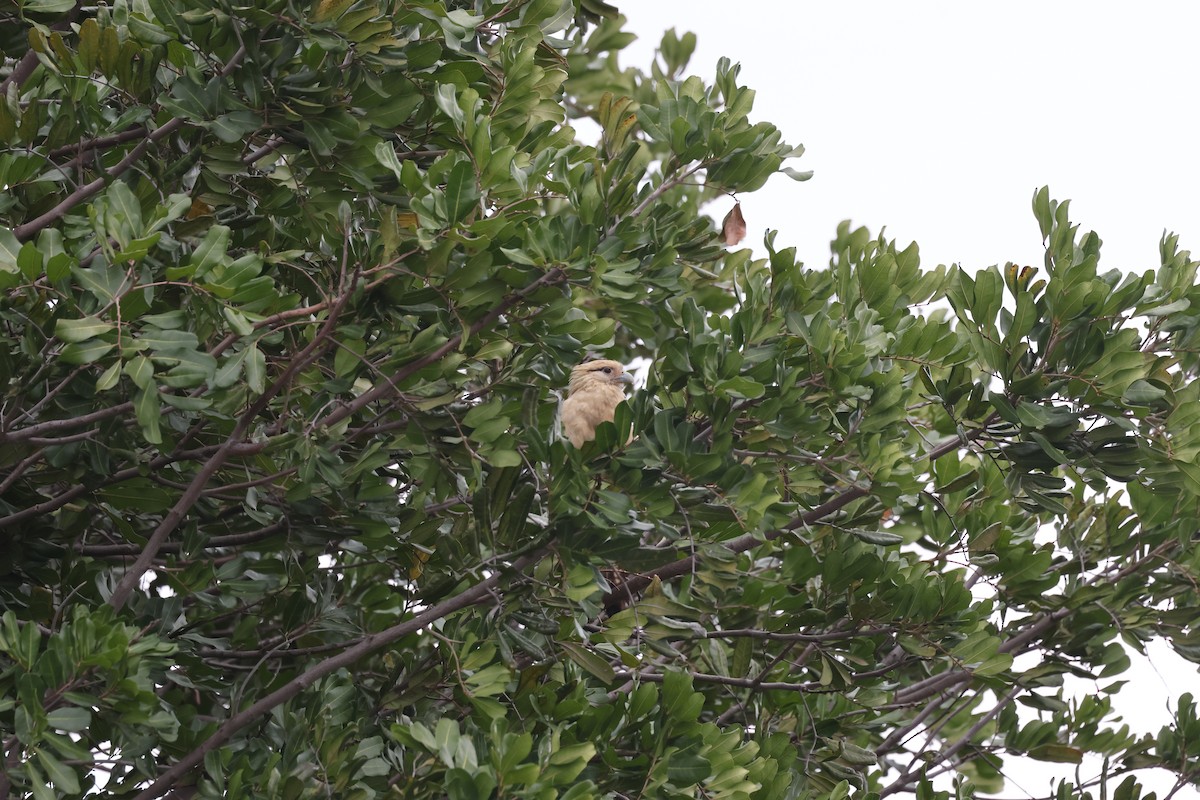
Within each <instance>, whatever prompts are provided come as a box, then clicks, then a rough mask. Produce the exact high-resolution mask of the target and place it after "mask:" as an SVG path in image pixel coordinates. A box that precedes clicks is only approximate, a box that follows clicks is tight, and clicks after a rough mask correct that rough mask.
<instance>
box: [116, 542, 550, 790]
mask: <svg viewBox="0 0 1200 800" xmlns="http://www.w3.org/2000/svg"><path fill="white" fill-rule="evenodd" d="M545 551H546V548H545V547H543V548H541V549H540V550H538V551H536V552H533V553H528V554H526V555H524V556H521V557H520V558H518V559H517V560H516V561H514V562H513V563H512V565H511V566H510V567H509V568H508V570H507V571H505V572H501V571H497V572H496V573H495V574H493V575H492V576H491V577H489V578H486V579H485V580H483V581H480V582H479V583H477V584H475V585H474V586H472V587H470V588H468V589H465V590H464V591H462V592H460V593H459V594H457V595H455V596H454V597H451V598H449V599H446V600H443V601H442V602H440V603H438V604H437V605H434V606H432V607H430V608H429V609H427V610H425V611H423V612H421V613H420V614H417V615H416V616H415V617H413V618H412V619H410V620H407V621H405V622H401V623H399V624H397V625H393V626H392V627H390V628H388V629H386V630H384V631H381V632H379V633H376V634H371V635H369V636H366V637H365V638H364V639H363V640H362V641H361V642H360V643H359V644H357V645H355V646H354V647H352V648H350V649H349V650H345V651H343V652H341V653H338V654H337V655H336V656H331V657H329V658H327V659H325V660H324V661H322V662H320V663H318V664H315V665H314V666H312V667H310V668H308V669H306V670H305V671H304V672H302V673H301V674H300V675H299V676H297V677H296V678H294V679H292V680H291V681H288V682H287V683H286V684H284V685H283V686H281V687H280V688H278V689H276V690H275V691H274V692H271V693H270V694H269V695H267V696H266V697H264V698H263V699H261V700H259V701H258V702H257V703H254V704H253V705H251V706H250V707H249V708H247V709H246V710H244V711H241V712H238V713H237V714H234V715H233V716H232V717H230V718H229V719H228V720H226V721H225V722H224V723H223V724H222V725H221V726H220V727H219V728H217V730H216V732H214V733H213V734H212V736H210V737H208V739H206V740H205V741H204V742H203V743H202V744H201V745H200V746H199V747H197V748H196V749H195V750H193V751H192V752H190V753H188V754H187V755H186V756H184V757H183V758H181V759H179V760H178V761H176V762H175V763H174V764H173V765H171V767H170V768H169V769H167V770H166V771H165V772H164V773H163V774H162V775H161V776H159V778H158V779H157V780H155V781H154V783H152V784H150V786H148V787H147V788H146V789H144V790H142V791H141V792H139V793H138V794H137V795H135V796H134V797H133V800H154V798H157V797H161V796H162V795H164V794H165V793H166V792H168V791H170V790H171V789H172V787H173V786H174V784H175V782H176V781H177V780H179V779H180V778H182V777H183V776H184V775H185V774H187V772H188V771H189V770H191V769H192V768H193V767H195V766H197V765H199V764H200V763H202V762H203V761H204V756H205V755H207V754H208V753H210V752H212V751H213V750H216V749H217V748H218V747H220V746H221V745H223V744H225V743H226V742H228V741H229V740H230V739H232V738H233V736H234V734H236V733H237V732H238V731H240V730H242V729H243V728H245V727H247V726H249V725H250V724H251V723H253V722H255V721H257V720H258V719H260V718H261V717H264V716H266V715H267V714H268V713H269V712H270V711H271V709H273V708H275V707H276V706H279V705H281V704H282V703H286V702H287V701H288V700H291V699H292V698H293V697H296V696H297V695H299V694H300V693H301V692H302V691H304V690H305V689H307V688H308V687H310V686H312V685H313V684H314V683H316V682H317V681H318V680H320V679H321V678H323V677H325V676H326V675H329V674H330V673H333V672H336V671H337V670H339V669H343V668H346V667H350V666H352V665H353V664H355V663H357V662H358V661H359V660H360V659H362V658H365V657H367V656H369V655H371V654H373V653H375V652H376V651H378V650H380V649H382V648H383V647H385V646H386V645H389V644H391V643H392V642H395V641H397V640H398V639H401V638H403V637H405V636H408V635H409V634H411V633H415V632H417V631H419V630H421V629H422V628H424V627H426V626H427V625H429V624H431V623H433V622H436V621H437V620H439V619H442V618H444V617H447V616H449V615H450V614H453V613H454V612H456V611H460V610H462V609H464V608H467V607H468V606H473V605H475V604H476V603H479V602H481V601H483V600H484V599H486V598H488V597H490V596H491V595H492V592H494V591H495V589H496V588H497V587H498V586H499V585H500V581H501V579H502V578H503V577H504V576H505V575H506V574H513V575H519V574H520V573H522V572H523V571H524V570H525V569H526V568H527V567H529V566H531V565H532V564H535V563H537V561H538V560H539V559H540V558H541V556H542V554H543V553H544V552H545Z"/></svg>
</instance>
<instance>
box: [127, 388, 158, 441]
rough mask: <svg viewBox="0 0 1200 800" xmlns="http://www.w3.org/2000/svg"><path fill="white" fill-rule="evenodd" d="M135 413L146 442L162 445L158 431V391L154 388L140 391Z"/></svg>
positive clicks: (134, 404)
mask: <svg viewBox="0 0 1200 800" xmlns="http://www.w3.org/2000/svg"><path fill="white" fill-rule="evenodd" d="M133 411H134V414H135V415H136V416H137V421H138V425H140V426H141V428H142V436H144V437H145V439H146V441H147V442H149V443H150V444H162V434H161V433H160V432H159V429H158V417H159V402H158V390H157V389H156V388H155V387H153V386H150V387H148V388H146V389H141V390H139V391H138V392H137V394H136V395H134V399H133Z"/></svg>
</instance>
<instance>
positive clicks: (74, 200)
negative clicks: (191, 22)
mask: <svg viewBox="0 0 1200 800" xmlns="http://www.w3.org/2000/svg"><path fill="white" fill-rule="evenodd" d="M245 56H246V46H245V45H242V46H241V47H239V48H238V49H237V52H235V53H234V54H233V56H232V57H231V58H230V59H229V62H228V63H227V64H226V65H225V67H224V68H223V69H222V70H221V71H220V73H218V74H219V75H220V77H222V78H224V77H227V76H228V75H229V74H230V73H232V72H233V70H234V69H236V68H237V65H238V64H240V63H241V61H242V59H243V58H245ZM185 122H186V120H185V119H184V118H183V117H175V118H174V119H172V120H171V121H170V122H167V123H166V124H165V125H163V126H162V127H161V128H158V129H157V130H155V131H154V132H152V133H150V134H149V135H148V136H146V138H145V139H143V140H142V141H140V142H139V143H138V144H137V146H135V147H134V148H133V149H132V150H130V151H129V152H128V153H126V154H125V157H124V158H122V159H121V160H120V161H119V162H117V165H116V166H114V167H113V168H112V169H111V170H109V171H108V172H106V173H105V174H103V175H101V176H100V177H99V178H96V179H95V180H94V181H91V182H90V183H85V184H84V185H83V186H80V187H79V188H78V189H76V190H75V191H73V192H71V193H70V194H69V195H67V196H66V197H65V198H64V199H63V200H62V201H61V202H59V203H58V205H56V206H54V208H51V209H50V210H49V211H47V212H45V213H44V214H42V215H41V216H38V217H35V218H34V219H32V220H30V221H29V222H26V223H24V224H23V225H18V226H17V227H16V228H14V229H13V235H15V236H16V237H17V241H21V242H24V241H27V240H29V239H30V238H32V237H33V236H35V235H36V234H37V233H39V232H40V231H41V230H42V229H43V228H45V227H47V226H49V225H51V224H53V223H55V222H57V221H58V220H60V219H62V218H63V217H65V216H66V215H67V214H68V213H69V212H70V211H71V209H73V208H75V206H77V205H79V204H80V203H82V202H83V201H85V200H87V199H88V198H89V197H91V196H92V195H94V194H96V193H97V192H99V191H100V190H101V189H103V188H104V187H105V186H106V185H107V184H108V182H109V181H111V180H112V179H113V178H117V177H119V176H121V175H122V174H123V173H125V172H126V171H127V170H128V169H129V168H130V167H132V166H133V165H134V164H135V163H137V161H138V160H139V159H140V158H141V157H142V156H143V155H144V154H145V152H146V150H147V149H149V147H150V145H152V144H154V143H155V142H157V141H158V140H160V139H164V138H166V137H167V136H170V135H171V134H172V133H174V132H175V131H177V130H179V129H180V128H182V127H183V125H184V123H185Z"/></svg>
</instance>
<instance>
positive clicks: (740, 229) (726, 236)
mask: <svg viewBox="0 0 1200 800" xmlns="http://www.w3.org/2000/svg"><path fill="white" fill-rule="evenodd" d="M745 238H746V220H745V218H743V217H742V204H741V203H736V204H735V205H734V206H733V208H731V209H729V213H728V214H726V215H725V219H723V220H722V221H721V241H723V242H724V243H725V245H726V246H727V247H732V246H733V245H735V244H738V243H739V242H741V241H742V239H745Z"/></svg>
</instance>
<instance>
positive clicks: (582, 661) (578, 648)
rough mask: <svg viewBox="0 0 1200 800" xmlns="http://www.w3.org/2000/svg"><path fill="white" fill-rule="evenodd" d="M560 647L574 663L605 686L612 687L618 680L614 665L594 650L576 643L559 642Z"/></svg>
mask: <svg viewBox="0 0 1200 800" xmlns="http://www.w3.org/2000/svg"><path fill="white" fill-rule="evenodd" d="M559 646H560V647H561V648H562V649H563V652H565V653H566V654H567V656H568V657H569V658H570V659H571V660H572V661H574V662H575V663H576V664H578V665H579V666H580V667H582V668H583V669H584V670H586V671H587V672H590V673H591V674H592V675H593V676H594V677H595V678H596V679H597V680H599V681H600V682H601V683H603V684H604V685H605V686H609V685H611V684H612V683H613V682H614V681H615V680H616V672H615V671H614V670H613V668H612V665H610V664H609V663H608V661H607V660H606V659H604V658H602V657H601V656H600V655H599V654H598V653H596V652H595V651H594V650H591V649H589V648H588V647H586V646H584V645H581V644H577V643H575V642H559Z"/></svg>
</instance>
